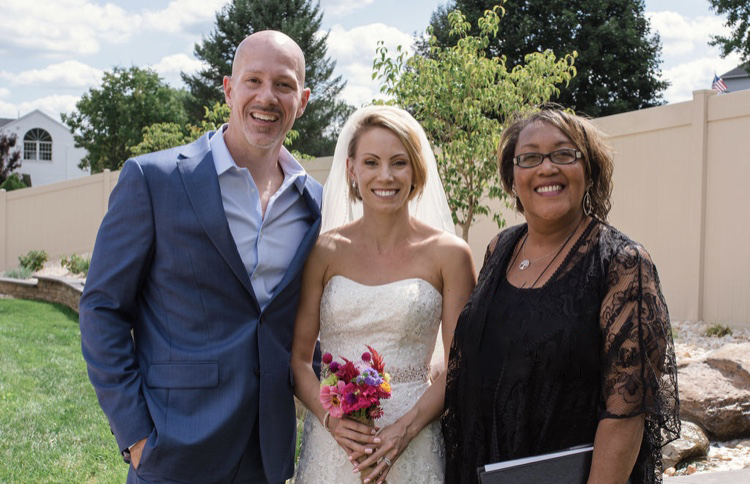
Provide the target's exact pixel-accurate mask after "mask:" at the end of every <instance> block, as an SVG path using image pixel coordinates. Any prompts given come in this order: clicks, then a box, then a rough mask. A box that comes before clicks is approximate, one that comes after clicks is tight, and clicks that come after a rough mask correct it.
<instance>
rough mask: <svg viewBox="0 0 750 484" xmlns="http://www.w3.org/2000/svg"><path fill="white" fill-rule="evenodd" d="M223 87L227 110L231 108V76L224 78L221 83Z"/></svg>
mask: <svg viewBox="0 0 750 484" xmlns="http://www.w3.org/2000/svg"><path fill="white" fill-rule="evenodd" d="M222 85H223V86H224V101H225V102H226V103H227V106H229V108H230V109H231V108H232V77H231V76H224V81H223V83H222Z"/></svg>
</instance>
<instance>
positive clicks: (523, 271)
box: [443, 109, 679, 484]
mask: <svg viewBox="0 0 750 484" xmlns="http://www.w3.org/2000/svg"><path fill="white" fill-rule="evenodd" d="M498 163H499V166H500V175H501V179H502V183H503V187H504V189H505V190H506V191H507V192H509V193H512V194H513V195H514V197H515V202H516V208H517V210H518V211H519V212H521V213H523V214H524V216H525V218H526V222H527V223H526V224H523V225H519V226H515V227H511V228H508V229H507V230H504V231H502V232H501V233H500V234H499V235H498V236H497V237H495V239H494V240H493V241H492V242H491V243H490V245H489V247H488V250H487V255H486V257H485V262H484V266H483V268H482V271H481V274H480V276H479V283H478V285H477V287H476V289H475V290H474V292H473V294H472V296H471V298H470V300H469V302H468V304H467V305H466V307H465V308H464V310H463V312H462V314H461V317H460V319H459V322H458V329H457V331H456V335H455V337H454V340H453V346H452V348H451V360H450V363H449V367H448V388H447V392H446V412H445V415H444V417H443V433H444V437H445V441H446V458H447V461H446V483H448V484H455V483H461V484H464V483H474V482H477V476H476V469H477V467H478V466H480V465H484V464H487V463H491V462H497V461H502V460H508V459H516V458H520V457H526V456H531V455H537V454H544V453H549V452H554V451H558V450H562V449H566V448H569V447H572V446H576V445H580V444H590V443H592V442H593V443H594V454H593V459H592V465H591V471H590V474H589V479H588V482H589V483H597V484H598V483H625V482H627V481H628V479H630V482H631V483H633V484H637V483H654V482H661V472H660V467H661V446H662V444H663V443H666V441H668V440H672V439H675V438H676V437H677V435H678V433H679V419H678V400H677V381H676V367H675V356H674V348H673V342H672V336H671V330H670V324H669V315H668V313H667V306H666V304H665V301H664V297H663V296H662V294H661V289H660V285H659V278H658V275H657V273H656V268H655V267H654V264H653V262H652V261H651V258H650V257H649V254H648V252H646V250H645V249H644V248H643V247H642V246H640V245H639V244H637V243H636V242H633V241H632V240H630V239H629V238H628V237H627V236H626V235H624V234H623V233H621V232H620V231H618V230H617V229H615V228H614V227H612V226H610V225H608V224H607V223H606V219H607V214H608V212H609V208H610V201H609V198H610V194H611V187H612V185H611V177H612V157H611V151H610V150H609V148H608V147H607V145H606V144H605V141H604V139H603V136H602V134H601V133H600V132H599V131H598V130H597V129H596V128H595V127H594V126H593V125H592V124H591V123H589V122H588V121H587V120H585V119H583V118H580V117H578V116H575V115H572V114H569V113H566V112H563V111H561V110H559V109H543V110H541V111H539V112H536V113H534V114H530V115H526V116H522V117H518V118H517V119H516V120H515V122H514V123H513V124H512V125H511V126H510V127H508V128H507V129H506V130H505V131H504V132H503V137H502V140H501V143H500V147H499V149H498ZM540 484H541V483H540Z"/></svg>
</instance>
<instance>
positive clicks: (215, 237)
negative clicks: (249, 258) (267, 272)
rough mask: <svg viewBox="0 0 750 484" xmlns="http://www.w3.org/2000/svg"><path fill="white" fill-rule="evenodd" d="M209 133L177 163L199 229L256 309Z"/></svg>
mask: <svg viewBox="0 0 750 484" xmlns="http://www.w3.org/2000/svg"><path fill="white" fill-rule="evenodd" d="M209 135H210V133H209V134H207V135H205V136H203V137H202V138H201V139H200V140H198V141H197V142H196V143H194V144H193V145H190V146H191V147H192V146H195V145H199V146H201V147H203V145H205V149H201V150H199V152H198V153H195V154H186V155H181V156H185V157H184V158H182V159H180V160H178V162H177V167H178V170H179V172H180V176H181V177H182V182H183V183H184V185H185V191H186V192H187V194H188V198H189V199H190V204H191V205H192V207H193V210H194V211H195V213H196V215H197V217H198V220H199V221H200V224H201V226H202V227H203V230H205V231H206V234H208V237H209V238H210V239H211V241H212V242H213V244H214V245H215V246H216V249H217V250H218V251H219V253H220V254H221V256H222V257H223V258H224V260H225V261H226V262H227V264H228V265H229V267H230V268H231V269H232V272H233V273H234V275H235V276H236V277H237V279H239V280H240V282H241V283H242V285H243V286H244V287H245V289H246V290H247V292H248V293H249V294H250V297H251V298H252V300H253V302H254V303H255V306H256V307H257V308H258V310H259V311H260V305H259V304H258V300H257V299H256V297H255V292H254V291H253V286H252V284H251V283H250V277H249V276H248V275H247V271H246V270H245V265H244V264H243V263H242V258H241V257H240V254H239V252H238V251H237V246H236V245H235V243H234V238H233V237H232V232H231V231H230V230H229V222H227V216H226V213H225V212H224V204H223V202H222V200H221V189H220V188H219V177H218V175H217V174H216V166H215V165H214V161H213V157H212V156H211V150H210V149H209V147H208V136H209Z"/></svg>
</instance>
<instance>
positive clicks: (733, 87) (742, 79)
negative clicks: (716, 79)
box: [721, 67, 750, 92]
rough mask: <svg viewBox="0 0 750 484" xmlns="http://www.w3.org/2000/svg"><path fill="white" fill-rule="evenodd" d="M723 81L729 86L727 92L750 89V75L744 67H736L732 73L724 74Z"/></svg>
mask: <svg viewBox="0 0 750 484" xmlns="http://www.w3.org/2000/svg"><path fill="white" fill-rule="evenodd" d="M721 79H722V80H723V81H724V84H726V85H727V92H737V91H743V90H745V89H750V74H748V73H747V71H746V70H745V69H743V68H742V67H735V68H734V69H732V70H731V71H729V72H727V73H725V74H722V75H721Z"/></svg>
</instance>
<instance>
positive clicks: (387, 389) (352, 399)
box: [320, 346, 391, 422]
mask: <svg viewBox="0 0 750 484" xmlns="http://www.w3.org/2000/svg"><path fill="white" fill-rule="evenodd" d="M367 349H368V350H370V352H369V353H367V352H365V353H363V354H362V360H361V361H358V362H356V363H355V362H353V361H349V360H347V359H346V358H343V357H342V360H344V363H339V362H338V361H333V356H331V354H330V353H326V354H324V355H323V365H322V376H323V377H324V379H323V381H321V382H320V402H321V403H322V404H323V408H325V409H326V411H328V413H329V414H330V415H331V417H335V418H342V417H344V416H347V417H349V418H352V419H355V420H359V421H360V422H371V421H372V420H374V419H376V418H380V417H381V416H382V415H383V409H382V407H381V406H380V400H381V399H383V398H390V396H391V385H390V383H389V382H390V380H391V377H390V375H388V373H386V372H385V362H384V361H383V358H382V357H381V356H380V355H379V354H378V352H377V351H375V350H374V349H373V348H372V347H371V346H367Z"/></svg>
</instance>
